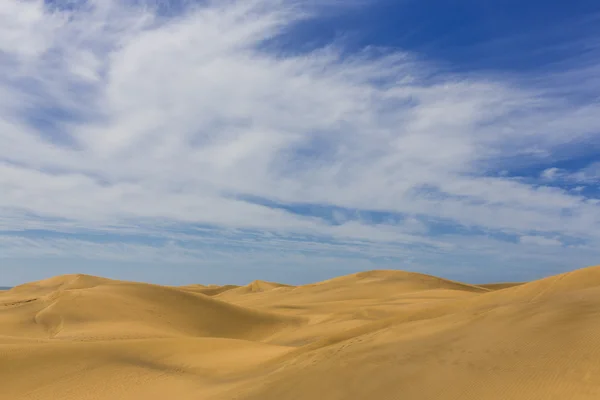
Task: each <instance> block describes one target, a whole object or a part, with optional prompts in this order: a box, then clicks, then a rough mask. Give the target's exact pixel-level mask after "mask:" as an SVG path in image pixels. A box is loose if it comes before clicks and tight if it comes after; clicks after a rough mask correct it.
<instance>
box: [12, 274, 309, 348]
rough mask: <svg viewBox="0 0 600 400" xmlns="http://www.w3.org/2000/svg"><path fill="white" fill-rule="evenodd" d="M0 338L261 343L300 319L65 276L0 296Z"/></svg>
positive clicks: (128, 284) (139, 286) (137, 285)
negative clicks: (195, 339) (186, 338)
mask: <svg viewBox="0 0 600 400" xmlns="http://www.w3.org/2000/svg"><path fill="white" fill-rule="evenodd" d="M0 306H1V307H2V308H0V335H2V334H5V335H8V334H12V335H15V333H21V335H19V336H23V334H24V335H25V336H30V337H36V338H44V337H50V338H56V339H62V338H64V339H71V340H93V339H99V338H113V339H124V338H143V337H180V336H192V337H223V338H252V339H257V338H262V337H264V336H268V335H271V334H273V333H274V332H276V331H277V330H278V329H280V328H285V327H286V326H288V325H294V324H297V323H300V322H301V320H299V319H297V318H296V319H294V318H292V317H289V316H283V315H276V314H270V313H267V312H261V311H256V310H251V309H245V308H243V307H240V306H236V305H232V304H228V303H225V302H222V301H219V300H215V299H213V298H210V297H208V296H205V295H203V294H196V293H191V292H189V291H186V290H178V289H174V288H169V287H162V286H158V285H150V284H143V283H131V282H120V281H113V280H108V279H103V278H97V277H92V276H85V275H67V276H59V277H56V278H51V279H47V280H44V281H39V282H34V283H31V284H26V285H21V286H18V287H15V288H14V289H12V290H9V291H8V292H6V293H4V294H3V296H2V297H0Z"/></svg>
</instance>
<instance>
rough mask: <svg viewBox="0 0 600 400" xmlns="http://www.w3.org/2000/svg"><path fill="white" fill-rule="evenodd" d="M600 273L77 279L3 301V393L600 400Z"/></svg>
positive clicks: (6, 295) (69, 399) (261, 399)
mask: <svg viewBox="0 0 600 400" xmlns="http://www.w3.org/2000/svg"><path fill="white" fill-rule="evenodd" d="M598 360H600V267H590V268H585V269H581V270H577V271H573V272H570V273H566V274H561V275H557V276H552V277H549V278H545V279H541V280H538V281H533V282H527V283H501V284H482V285H468V284H463V283H460V282H455V281H449V280H445V279H441V278H437V277H434V276H429V275H423V274H417V273H411V272H404V271H369V272H362V273H358V274H352V275H347V276H342V277H339V278H335V279H330V280H327V281H324V282H320V283H315V284H310V285H303V286H289V285H284V284H279V283H273V282H265V281H254V282H252V283H251V284H249V285H246V286H236V285H225V286H217V285H207V286H206V285H200V284H195V285H188V286H182V287H166V286H158V285H150V284H144V283H133V282H123V281H116V280H110V279H105V278H99V277H93V276H88V275H65V276H58V277H55V278H51V279H47V280H43V281H38V282H32V283H28V284H25V285H20V286H17V287H15V288H12V289H10V290H5V291H2V292H0V384H1V385H2V391H1V392H0V393H1V395H0V398H6V399H38V400H39V399H66V400H75V399H83V400H87V399H125V400H127V399H165V398H175V399H184V400H186V399H201V398H202V399H217V400H219V399H223V400H225V399H227V400H230V399H238V400H242V399H247V400H250V399H256V400H280V399H295V400H305V399H306V400H308V399H310V400H314V399H327V400H330V399H331V400H337V399H339V400H342V399H343V400H347V399H351V400H352V399H356V400H359V399H360V400H362V399H389V400H393V399H394V400H395V399H408V400H422V399H424V400H430V399H431V400H434V399H435V400H437V399H442V400H443V399H486V400H487V399H498V400H500V399H517V400H519V399H521V400H534V399H600V361H598Z"/></svg>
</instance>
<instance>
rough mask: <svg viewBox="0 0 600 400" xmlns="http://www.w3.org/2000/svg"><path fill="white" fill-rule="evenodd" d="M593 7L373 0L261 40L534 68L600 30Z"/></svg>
mask: <svg viewBox="0 0 600 400" xmlns="http://www.w3.org/2000/svg"><path fill="white" fill-rule="evenodd" d="M599 13H600V3H598V2H597V1H595V0H579V1H576V2H561V1H550V2H547V1H541V0H533V1H527V2H522V1H518V0H499V1H481V0H457V1H452V2H449V1H444V0H405V1H397V0H380V1H376V2H369V3H367V2H365V5H364V6H362V7H348V8H347V9H346V10H341V11H340V12H338V13H335V14H325V15H324V16H322V17H317V18H314V19H310V20H306V21H302V22H300V23H298V24H297V25H295V26H294V27H293V28H292V29H289V30H288V31H286V32H285V33H284V34H283V35H281V36H280V37H277V38H275V39H273V40H272V41H271V42H270V43H269V44H268V48H269V49H271V50H272V51H280V52H284V53H285V52H287V53H290V52H292V53H293V52H303V51H304V52H309V51H312V50H314V49H316V48H320V47H323V46H325V45H327V44H329V43H331V42H332V41H338V42H341V43H343V44H344V46H345V47H348V48H350V49H352V50H356V49H358V48H363V47H366V46H382V47H389V48H395V49H402V50H408V51H411V52H415V53H417V54H419V55H420V56H421V57H423V58H424V59H427V60H429V61H433V62H437V63H439V64H444V65H445V66H446V67H447V68H450V69H452V70H456V71H471V70H497V71H510V72H516V71H518V72H523V71H525V70H530V71H533V70H538V69H540V68H547V67H548V66H549V65H551V64H552V63H554V62H560V61H562V60H565V59H567V58H569V57H573V56H577V55H580V54H581V52H582V51H584V50H585V48H586V44H585V42H583V40H584V39H585V38H589V37H591V36H592V37H593V35H594V34H596V33H598V32H600V27H599V26H597V25H596V24H595V23H594V18H593V16H594V15H597V14H599ZM572 43H575V45H571V44H572Z"/></svg>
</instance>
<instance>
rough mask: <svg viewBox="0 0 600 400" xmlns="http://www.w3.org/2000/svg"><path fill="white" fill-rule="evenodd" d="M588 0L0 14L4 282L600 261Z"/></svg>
mask: <svg viewBox="0 0 600 400" xmlns="http://www.w3.org/2000/svg"><path fill="white" fill-rule="evenodd" d="M599 22H600V5H599V4H597V2H595V1H584V0H581V1H577V2H571V3H566V2H558V1H554V2H552V1H551V2H541V1H528V2H522V1H520V2H517V1H513V0H511V1H500V0H499V1H493V2H492V1H475V0H457V1H454V2H447V1H441V0H421V1H414V0H397V1H389V0H384V1H371V2H365V1H360V0H357V1H347V2H338V1H325V2H315V1H312V0H246V1H238V0H227V1H220V2H213V1H197V2H196V1H172V2H169V1H160V2H156V1H146V0H137V1H126V2H123V1H116V0H89V1H67V0H53V1H49V0H47V1H45V2H44V1H16V0H9V1H5V2H2V4H1V5H0V285H15V284H18V283H22V282H25V281H31V280H35V279H42V278H45V277H50V276H53V275H58V274H63V273H75V272H80V273H88V274H94V275H101V276H107V277H113V278H120V279H131V280H139V281H150V282H157V283H165V284H185V283H192V282H198V283H239V284H243V283H247V282H249V281H251V280H254V279H267V280H277V281H284V282H288V283H292V284H293V283H297V284H300V283H307V282H313V281H317V280H321V279H326V278H330V277H333V276H336V275H341V274H346V273H352V272H356V271H360V270H367V269H406V270H412V271H417V272H425V273H431V274H434V275H439V276H443V277H448V278H451V279H457V280H463V281H466V282H473V283H477V282H487V281H505V280H528V279H536V278H540V277H543V276H546V275H550V274H555V273H559V272H563V271H567V270H571V269H576V268H581V267H585V266H588V265H594V264H598V263H600V250H599V249H600V190H599V186H598V185H599V183H600V156H599V154H600V39H599V38H600V23H599Z"/></svg>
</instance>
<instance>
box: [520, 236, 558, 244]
mask: <svg viewBox="0 0 600 400" xmlns="http://www.w3.org/2000/svg"><path fill="white" fill-rule="evenodd" d="M519 240H520V242H521V243H526V244H535V245H539V246H562V242H561V241H560V240H557V239H552V238H546V237H543V236H521V237H520V238H519Z"/></svg>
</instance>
